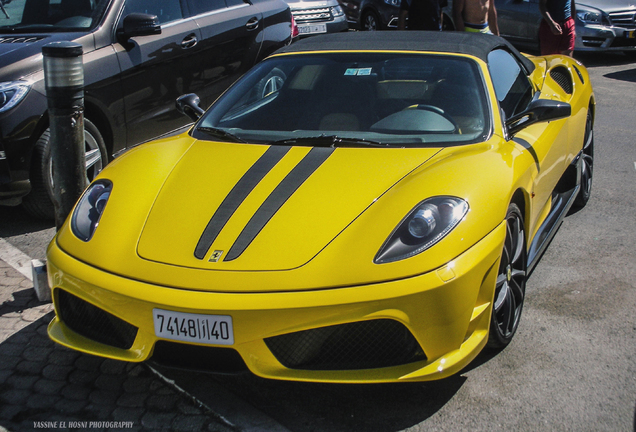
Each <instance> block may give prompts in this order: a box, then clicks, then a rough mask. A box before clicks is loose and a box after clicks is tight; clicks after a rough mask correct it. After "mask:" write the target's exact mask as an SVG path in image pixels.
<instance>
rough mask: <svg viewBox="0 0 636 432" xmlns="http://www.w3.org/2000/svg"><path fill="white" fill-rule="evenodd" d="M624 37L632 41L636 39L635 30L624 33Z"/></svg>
mask: <svg viewBox="0 0 636 432" xmlns="http://www.w3.org/2000/svg"><path fill="white" fill-rule="evenodd" d="M625 37H626V38H627V39H634V38H635V37H636V30H630V31H626V32H625Z"/></svg>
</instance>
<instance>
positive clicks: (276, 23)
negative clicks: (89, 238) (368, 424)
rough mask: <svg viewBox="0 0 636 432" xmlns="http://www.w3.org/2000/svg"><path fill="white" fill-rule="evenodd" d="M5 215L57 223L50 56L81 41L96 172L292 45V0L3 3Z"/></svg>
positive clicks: (0, 116) (90, 163) (89, 149)
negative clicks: (45, 52) (21, 211)
mask: <svg viewBox="0 0 636 432" xmlns="http://www.w3.org/2000/svg"><path fill="white" fill-rule="evenodd" d="M0 5H1V6H2V7H1V8H0V204H5V205H17V204H19V203H20V202H22V204H23V206H24V207H25V209H26V210H27V211H28V212H29V213H31V214H33V215H35V216H38V217H52V215H53V207H52V204H51V202H50V199H49V195H48V194H49V190H51V182H52V176H51V167H50V157H49V154H50V153H49V132H48V114H47V101H46V94H45V90H44V82H43V71H42V55H41V52H42V46H43V45H46V44H48V43H50V42H55V41H69V40H70V41H76V42H78V43H80V44H81V45H82V46H83V50H84V57H83V61H84V67H85V85H86V90H85V112H84V116H85V131H86V133H85V137H86V166H87V174H88V177H89V179H91V178H93V177H94V176H95V175H96V174H97V173H98V172H99V171H100V170H101V168H102V166H104V165H105V164H106V163H107V162H108V160H109V159H110V158H112V156H113V155H116V154H117V153H118V152H120V151H122V150H123V149H126V148H127V147H130V146H131V145H134V144H137V143H140V142H143V141H146V140H149V139H151V138H154V137H156V136H159V135H162V134H165V133H169V132H171V131H174V130H176V129H178V128H180V127H182V126H183V125H184V124H185V122H186V121H187V119H186V118H185V117H184V116H182V115H181V114H179V113H178V112H177V111H176V109H175V99H176V98H177V97H178V96H179V95H182V94H184V93H195V92H196V93H197V94H198V95H199V96H200V97H201V99H202V104H203V105H204V106H207V105H208V104H210V103H211V102H212V101H213V100H214V99H216V97H217V96H219V95H220V94H221V93H222V92H223V91H224V90H225V89H226V88H227V87H228V86H229V85H230V84H231V83H232V82H233V81H234V80H235V79H236V78H238V77H239V76H240V75H241V74H242V73H243V72H245V71H247V70H248V69H249V68H250V67H251V66H253V65H254V64H255V63H256V62H258V61H259V60H260V59H262V58H263V57H265V56H267V55H269V54H270V53H272V52H273V51H275V50H276V49H278V48H280V47H281V46H283V45H285V44H288V43H289V42H290V41H291V33H292V19H291V13H290V10H289V7H288V5H287V4H286V3H285V2H283V1H282V0H162V1H157V0H0ZM157 33H160V34H157Z"/></svg>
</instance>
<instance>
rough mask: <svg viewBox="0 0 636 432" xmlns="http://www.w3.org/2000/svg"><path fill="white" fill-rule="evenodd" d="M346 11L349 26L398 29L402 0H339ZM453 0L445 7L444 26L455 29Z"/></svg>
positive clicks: (369, 28)
mask: <svg viewBox="0 0 636 432" xmlns="http://www.w3.org/2000/svg"><path fill="white" fill-rule="evenodd" d="M338 2H339V3H340V6H342V9H343V10H344V12H345V15H346V17H347V21H348V22H349V27H351V28H357V29H360V30H389V29H397V26H398V17H399V15H400V4H401V3H402V0H338ZM452 11H453V9H452V0H448V5H447V6H446V7H445V8H444V15H443V17H442V18H443V20H444V22H443V23H442V26H443V28H444V30H454V29H455V26H454V25H453V20H452V16H453V12H452Z"/></svg>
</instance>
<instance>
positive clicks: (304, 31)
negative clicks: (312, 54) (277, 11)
mask: <svg viewBox="0 0 636 432" xmlns="http://www.w3.org/2000/svg"><path fill="white" fill-rule="evenodd" d="M286 1H287V4H289V8H290V9H291V12H292V15H293V17H294V21H296V25H297V26H298V33H299V36H300V37H303V36H310V35H314V34H320V33H335V32H341V31H346V30H348V29H349V25H348V24H347V19H346V18H345V14H344V11H343V10H342V7H340V5H339V4H338V1H337V0H286Z"/></svg>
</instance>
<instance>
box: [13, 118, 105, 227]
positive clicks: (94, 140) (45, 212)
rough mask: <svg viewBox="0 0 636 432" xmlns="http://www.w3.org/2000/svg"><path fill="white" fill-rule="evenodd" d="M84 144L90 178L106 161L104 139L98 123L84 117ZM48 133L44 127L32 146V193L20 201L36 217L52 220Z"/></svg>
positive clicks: (53, 215) (51, 180) (53, 214)
mask: <svg viewBox="0 0 636 432" xmlns="http://www.w3.org/2000/svg"><path fill="white" fill-rule="evenodd" d="M84 131H85V132H84V140H85V146H86V176H87V178H88V180H89V181H92V180H93V179H94V178H95V177H96V176H97V174H99V172H100V171H101V170H102V168H103V167H104V166H106V164H107V163H108V155H107V153H106V145H105V144H104V138H103V137H102V134H101V133H100V132H99V129H97V126H95V124H93V123H92V122H91V121H90V120H88V119H84ZM50 138H51V133H50V130H49V129H46V130H45V131H44V132H43V133H42V135H40V138H38V140H37V142H36V143H35V147H34V148H33V156H32V164H31V167H32V168H31V192H30V193H29V194H28V195H27V196H25V197H24V198H23V200H22V207H23V208H24V209H25V210H26V211H27V213H29V214H30V215H32V216H34V217H36V218H38V219H53V218H54V217H55V209H54V207H53V202H52V201H51V195H52V194H53V170H52V168H51V145H50Z"/></svg>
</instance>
